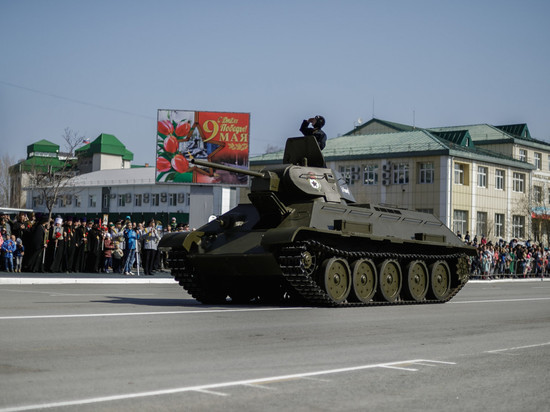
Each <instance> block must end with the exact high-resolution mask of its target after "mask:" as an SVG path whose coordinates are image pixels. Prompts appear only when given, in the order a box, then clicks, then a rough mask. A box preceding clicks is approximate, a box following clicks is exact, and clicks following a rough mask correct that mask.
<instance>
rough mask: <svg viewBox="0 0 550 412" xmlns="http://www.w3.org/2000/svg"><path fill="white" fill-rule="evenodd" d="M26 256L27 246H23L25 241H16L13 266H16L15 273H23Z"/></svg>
mask: <svg viewBox="0 0 550 412" xmlns="http://www.w3.org/2000/svg"><path fill="white" fill-rule="evenodd" d="M14 236H15V235H14ZM24 255H25V246H23V241H22V240H21V239H16V240H15V251H14V252H13V265H14V270H15V272H19V273H21V269H22V267H23V256H24Z"/></svg>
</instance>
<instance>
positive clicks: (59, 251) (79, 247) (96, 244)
mask: <svg viewBox="0 0 550 412" xmlns="http://www.w3.org/2000/svg"><path fill="white" fill-rule="evenodd" d="M173 231H189V226H188V225H187V224H184V223H178V222H177V221H176V218H172V219H171V221H170V222H169V223H168V224H163V223H162V222H160V221H156V220H151V221H149V222H135V221H132V219H131V217H130V216H126V219H124V220H117V221H114V222H102V221H101V220H100V219H86V218H73V217H67V218H65V220H63V219H62V218H61V217H56V218H55V219H51V220H50V219H49V218H48V217H47V216H35V215H34V214H31V215H30V216H28V215H27V214H26V213H23V212H22V213H19V214H18V215H17V216H16V217H15V218H14V219H13V220H11V219H10V217H9V216H8V215H5V214H4V215H0V251H1V254H2V259H0V270H3V271H7V272H22V271H23V272H57V273H74V272H92V273H98V272H104V273H120V274H124V275H128V276H131V275H135V274H143V275H146V276H148V275H152V274H153V273H154V272H155V271H158V270H164V268H165V267H166V265H165V260H166V256H164V255H163V254H162V253H160V252H159V251H158V243H159V241H160V238H161V237H162V236H163V235H164V234H165V233H169V232H173ZM457 235H458V237H459V238H461V239H462V240H463V241H464V242H465V243H466V244H468V245H471V246H474V247H476V248H477V255H476V256H475V257H471V258H470V276H471V277H472V278H474V279H475V278H478V279H498V278H527V277H541V278H542V277H548V276H550V251H549V250H548V248H546V247H544V246H543V245H542V244H540V243H534V242H531V241H530V240H527V241H526V242H520V241H518V240H517V239H512V240H511V241H509V242H506V241H504V240H503V239H500V240H499V241H498V242H496V243H492V242H491V241H487V239H486V238H485V236H481V238H479V239H478V237H477V235H476V236H474V237H473V238H471V237H470V234H469V232H466V235H465V236H464V237H463V236H462V235H461V234H460V232H458V233H457Z"/></svg>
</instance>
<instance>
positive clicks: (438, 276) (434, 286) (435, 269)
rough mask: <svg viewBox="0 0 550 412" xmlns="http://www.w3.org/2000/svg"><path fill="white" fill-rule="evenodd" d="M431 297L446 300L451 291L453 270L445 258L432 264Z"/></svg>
mask: <svg viewBox="0 0 550 412" xmlns="http://www.w3.org/2000/svg"><path fill="white" fill-rule="evenodd" d="M430 273H431V275H430V297H432V298H434V299H437V300H444V299H445V298H446V297H447V296H448V295H449V292H450V291H451V270H450V269H449V265H447V262H445V261H444V260H438V261H437V262H435V263H434V264H433V265H430Z"/></svg>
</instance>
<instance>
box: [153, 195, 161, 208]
mask: <svg viewBox="0 0 550 412" xmlns="http://www.w3.org/2000/svg"><path fill="white" fill-rule="evenodd" d="M159 203H160V194H158V193H153V195H152V196H151V206H158V205H159Z"/></svg>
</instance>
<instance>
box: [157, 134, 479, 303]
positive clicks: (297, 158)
mask: <svg viewBox="0 0 550 412" xmlns="http://www.w3.org/2000/svg"><path fill="white" fill-rule="evenodd" d="M191 162H194V163H195V164H196V165H199V166H202V167H208V168H211V170H210V171H211V172H212V170H215V169H222V170H227V171H231V172H237V173H242V174H245V175H249V176H250V177H251V187H250V193H249V195H248V197H249V199H250V203H244V204H239V205H238V206H236V207H235V208H233V209H232V210H230V211H229V212H227V213H225V214H223V215H221V216H219V217H218V218H216V219H215V220H213V221H211V222H209V223H207V224H205V225H204V226H202V227H200V228H198V229H197V230H194V231H192V232H180V233H170V234H166V235H165V236H163V237H162V239H161V241H160V243H159V250H164V251H166V252H167V256H168V264H169V266H170V268H171V273H172V275H173V277H174V279H175V280H176V281H177V282H178V283H179V284H180V285H181V286H182V287H183V288H184V289H185V290H186V291H187V292H188V293H189V294H190V295H191V296H193V297H194V298H195V299H197V300H198V301H200V302H202V303H204V304H225V303H231V302H232V303H239V304H243V303H253V302H254V303H266V304H285V303H292V304H298V303H300V304H305V305H312V306H356V305H363V306H368V305H393V304H420V303H428V304H429V303H443V302H447V301H449V300H450V299H451V298H452V297H453V296H454V295H455V294H456V293H457V292H458V291H459V290H460V289H461V288H462V287H463V286H464V285H465V284H466V282H467V281H468V277H469V264H468V258H469V256H474V255H475V248H473V247H470V246H467V245H465V244H464V243H463V242H462V241H461V240H460V239H459V238H458V237H457V236H456V235H455V234H454V233H453V232H452V231H451V230H450V229H449V228H448V227H446V226H445V225H444V224H443V223H442V222H441V221H440V220H439V219H437V218H436V217H435V216H433V215H431V214H427V213H420V212H415V211H411V210H406V209H402V208H398V207H389V206H387V205H377V204H358V203H356V202H355V201H354V199H353V196H352V195H351V192H350V191H349V189H348V187H347V186H346V184H345V182H344V181H343V180H342V179H341V178H340V177H339V176H338V174H337V173H335V171H333V170H331V169H330V168H327V167H326V164H325V160H324V158H323V155H322V153H321V150H320V149H319V146H318V144H317V142H316V140H315V138H314V137H312V136H306V137H298V138H289V139H288V140H287V143H286V147H285V152H284V157H283V164H280V165H273V166H269V167H266V168H264V169H262V170H260V171H258V172H256V171H249V170H243V169H239V168H234V167H232V166H226V165H221V164H215V163H210V162H207V161H202V160H191Z"/></svg>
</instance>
